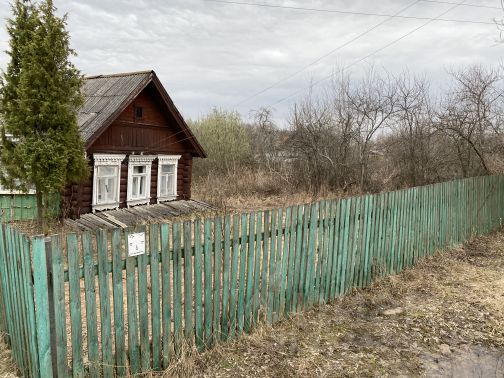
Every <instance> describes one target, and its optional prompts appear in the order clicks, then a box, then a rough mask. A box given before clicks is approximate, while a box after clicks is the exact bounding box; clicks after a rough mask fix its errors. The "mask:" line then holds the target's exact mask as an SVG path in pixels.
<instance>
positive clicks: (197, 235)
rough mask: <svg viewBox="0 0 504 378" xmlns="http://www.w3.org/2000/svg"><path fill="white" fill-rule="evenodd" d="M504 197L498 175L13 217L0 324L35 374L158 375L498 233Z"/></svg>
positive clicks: (5, 233)
mask: <svg viewBox="0 0 504 378" xmlns="http://www.w3.org/2000/svg"><path fill="white" fill-rule="evenodd" d="M503 201H504V177H501V176H493V177H478V178H471V179H465V180H460V181H453V182H447V183H440V184H435V185H430V186H424V187H418V188H412V189H408V190H401V191H396V192H390V193H381V194H377V195H368V196H362V197H355V198H348V199H341V200H334V201H322V202H318V203H314V204H308V205H302V206H293V207H289V208H287V209H275V210H269V211H264V212H261V211H259V212H256V213H250V214H242V215H230V216H225V217H222V218H221V217H215V218H212V219H205V220H203V221H201V220H195V221H187V222H184V223H182V224H181V223H174V224H171V225H168V224H161V225H157V224H153V225H150V226H149V227H147V226H139V227H137V228H136V229H126V230H122V229H116V230H112V232H108V231H99V232H97V233H96V234H91V233H83V234H82V235H76V234H69V235H66V236H65V237H63V236H61V235H60V236H53V237H51V238H43V237H35V238H33V239H29V238H27V237H26V236H23V235H20V234H19V233H17V232H15V231H14V230H13V229H12V228H11V227H9V226H5V225H4V226H3V228H1V229H0V241H1V242H0V276H1V285H0V289H1V293H0V294H1V295H0V302H1V303H0V316H1V321H0V327H1V329H2V330H3V331H4V332H5V333H6V335H8V341H9V342H10V345H11V347H12V351H13V356H14V358H15V360H16V362H17V364H18V366H19V368H20V369H21V370H22V372H23V373H24V374H25V375H27V376H33V377H50V376H53V375H54V376H56V375H57V376H58V377H66V376H75V377H80V376H84V375H90V376H99V375H103V376H107V377H111V376H113V375H114V374H117V375H120V376H121V375H125V374H129V373H132V374H134V373H137V372H144V371H148V370H151V369H153V370H161V369H163V368H166V367H167V366H168V365H169V363H170V360H171V359H172V357H173V356H177V355H180V354H181V353H183V351H184V349H187V348H197V349H199V350H204V349H205V348H209V347H211V346H212V345H214V344H215V343H217V342H221V341H226V340H229V339H233V338H235V337H237V336H239V335H240V334H242V333H244V332H250V331H251V330H252V329H253V328H254V326H256V324H258V322H267V323H274V322H276V321H278V320H280V319H282V318H285V317H287V316H289V314H293V313H296V312H299V311H302V310H303V309H307V308H310V307H312V306H314V305H317V304H320V303H325V302H328V301H330V300H331V299H333V298H335V297H338V296H341V295H344V294H345V293H347V292H348V291H350V290H352V289H353V288H362V287H366V286H367V285H369V284H370V282H371V281H373V280H374V279H376V278H378V277H382V276H384V275H388V274H394V273H397V272H400V271H401V270H402V269H404V268H406V267H409V266H412V265H414V264H415V263H416V262H417V261H418V260H419V259H421V258H423V257H425V256H428V255H432V254H433V253H434V252H435V251H438V250H442V249H444V248H446V247H449V246H451V245H454V244H458V243H461V242H463V241H465V240H468V239H469V238H471V237H472V236H474V235H478V234H484V233H488V232H490V231H492V230H495V229H496V228H498V227H500V225H501V220H502V217H503V215H504V202H503ZM138 232H145V236H146V238H145V239H146V240H145V244H146V245H145V246H146V252H147V253H145V254H141V255H138V256H135V257H129V256H128V250H129V248H130V247H128V244H127V241H128V240H129V238H128V236H129V235H131V234H132V233H137V234H138Z"/></svg>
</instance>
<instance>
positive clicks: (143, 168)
mask: <svg viewBox="0 0 504 378" xmlns="http://www.w3.org/2000/svg"><path fill="white" fill-rule="evenodd" d="M145 172H146V166H145V165H135V166H134V167H133V173H134V174H137V173H145Z"/></svg>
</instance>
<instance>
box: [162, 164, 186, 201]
mask: <svg viewBox="0 0 504 378" xmlns="http://www.w3.org/2000/svg"><path fill="white" fill-rule="evenodd" d="M181 157H182V155H158V180H157V203H160V202H163V201H173V200H174V199H176V198H177V194H178V193H177V171H178V161H179V159H180V158H181ZM166 164H172V165H175V180H173V186H174V187H173V192H174V193H175V194H172V195H161V166H162V165H166Z"/></svg>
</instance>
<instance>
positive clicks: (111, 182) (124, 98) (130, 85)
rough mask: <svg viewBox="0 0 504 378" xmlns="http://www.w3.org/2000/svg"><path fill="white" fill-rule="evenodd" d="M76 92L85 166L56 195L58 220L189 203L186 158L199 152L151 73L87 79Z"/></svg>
mask: <svg viewBox="0 0 504 378" xmlns="http://www.w3.org/2000/svg"><path fill="white" fill-rule="evenodd" d="M83 91H84V95H85V104H84V106H83V107H82V109H81V110H80V112H79V117H78V121H79V130H80V132H81V135H82V138H83V140H84V143H85V147H86V154H87V156H88V159H89V163H90V165H91V168H92V169H91V175H90V177H89V179H87V180H86V181H84V182H82V183H79V184H74V185H71V186H68V187H67V188H66V190H65V191H64V196H63V199H62V210H63V212H64V215H66V216H71V217H79V216H80V215H82V214H86V213H91V212H96V211H102V210H110V209H117V208H126V207H131V206H137V205H145V204H155V203H160V202H164V201H173V200H178V199H189V198H190V197H191V174H192V162H193V158H194V157H199V158H204V157H206V155H205V152H204V151H203V148H202V147H201V145H200V144H199V143H198V141H197V140H196V138H195V137H194V135H193V133H192V132H191V130H190V129H189V127H188V126H187V124H186V123H185V121H184V119H183V118H182V116H181V115H180V113H179V112H178V110H177V108H176V107H175V105H174V104H173V102H172V100H171V99H170V96H169V95H168V93H167V92H166V90H165V89H164V87H163V85H162V84H161V82H160V81H159V79H158V77H157V76H156V74H155V73H154V71H145V72H133V73H123V74H115V75H100V76H92V77H88V78H86V81H85V85H84V88H83Z"/></svg>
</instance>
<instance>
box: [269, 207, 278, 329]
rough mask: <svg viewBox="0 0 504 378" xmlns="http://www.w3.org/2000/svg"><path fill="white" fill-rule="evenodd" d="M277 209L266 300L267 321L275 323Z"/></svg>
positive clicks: (273, 222) (272, 216) (273, 221)
mask: <svg viewBox="0 0 504 378" xmlns="http://www.w3.org/2000/svg"><path fill="white" fill-rule="evenodd" d="M277 214H278V213H277V210H276V209H273V210H271V233H270V235H271V237H270V251H269V261H268V273H269V274H268V298H267V301H266V303H267V304H266V322H267V323H268V324H272V323H273V302H274V297H273V296H274V286H275V261H276V247H277V241H276V239H277V226H278V224H277Z"/></svg>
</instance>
